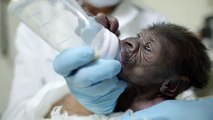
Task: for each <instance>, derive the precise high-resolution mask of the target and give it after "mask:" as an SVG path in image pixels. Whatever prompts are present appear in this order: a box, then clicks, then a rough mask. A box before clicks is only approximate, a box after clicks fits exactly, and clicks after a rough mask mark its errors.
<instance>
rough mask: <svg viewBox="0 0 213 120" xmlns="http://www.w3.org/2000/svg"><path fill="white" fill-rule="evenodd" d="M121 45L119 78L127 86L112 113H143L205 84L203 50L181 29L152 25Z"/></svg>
mask: <svg viewBox="0 0 213 120" xmlns="http://www.w3.org/2000/svg"><path fill="white" fill-rule="evenodd" d="M120 44H121V59H120V62H121V64H122V70H121V72H120V73H119V75H118V77H119V78H120V79H122V80H126V81H128V83H129V85H128V88H127V89H126V90H125V92H124V93H123V94H122V95H121V96H120V97H119V100H118V104H117V107H116V109H115V111H125V110H127V109H128V108H130V109H132V110H133V111H138V110H142V109H144V108H147V107H150V106H152V105H155V104H157V103H159V102H161V101H164V100H168V99H175V97H176V96H177V95H178V94H179V93H181V92H183V91H184V90H186V89H188V88H190V87H192V86H193V87H196V88H203V87H205V86H206V85H207V83H208V77H209V76H208V73H209V72H210V67H211V65H210V59H209V57H208V55H207V53H206V48H205V47H204V45H203V44H202V43H201V41H200V40H199V39H198V38H197V37H196V36H195V35H193V34H192V33H191V32H189V31H188V30H187V29H186V28H184V27H181V26H177V25H174V24H166V23H159V24H155V25H153V26H151V27H148V28H147V29H144V30H142V31H141V32H140V33H138V34H137V36H136V37H130V38H126V39H124V40H122V41H121V42H120Z"/></svg>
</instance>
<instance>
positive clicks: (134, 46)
mask: <svg viewBox="0 0 213 120" xmlns="http://www.w3.org/2000/svg"><path fill="white" fill-rule="evenodd" d="M122 44H123V46H124V47H125V49H126V50H128V51H130V52H135V51H137V50H138V48H139V42H138V41H137V40H132V39H128V40H122Z"/></svg>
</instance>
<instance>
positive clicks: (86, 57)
mask: <svg viewBox="0 0 213 120" xmlns="http://www.w3.org/2000/svg"><path fill="white" fill-rule="evenodd" d="M93 60H94V51H93V50H92V48H90V47H86V46H85V47H80V48H72V49H67V50H65V51H63V52H61V53H60V54H59V55H58V56H56V58H55V60H54V62H53V67H54V69H55V71H56V72H57V73H58V74H61V75H62V76H64V77H67V76H69V75H70V74H71V73H72V72H73V71H75V70H76V69H78V68H79V67H82V66H84V65H86V64H88V63H90V62H91V61H93Z"/></svg>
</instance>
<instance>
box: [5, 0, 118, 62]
mask: <svg viewBox="0 0 213 120" xmlns="http://www.w3.org/2000/svg"><path fill="white" fill-rule="evenodd" d="M9 10H10V11H12V13H14V14H15V15H16V16H17V17H18V18H19V19H20V20H21V21H22V22H23V23H25V24H26V25H27V26H29V27H30V28H31V29H32V30H33V31H34V32H35V33H37V34H38V35H39V36H40V37H42V38H43V39H44V40H45V41H46V42H47V43H48V44H50V45H51V46H52V47H53V48H55V49H57V50H58V51H62V50H64V49H66V48H74V47H79V46H82V45H89V46H91V47H92V48H93V49H94V50H95V52H96V55H97V56H101V57H102V58H110V59H113V58H115V57H116V56H117V54H118V51H119V41H118V38H117V37H116V35H115V34H113V33H111V32H110V31H109V30H107V29H105V28H104V27H103V26H102V25H100V24H98V23H97V22H96V21H95V20H94V19H92V18H91V17H89V16H88V15H87V14H86V13H85V12H84V11H83V9H82V8H81V7H80V5H79V4H78V3H77V2H76V0H12V2H11V3H10V5H9Z"/></svg>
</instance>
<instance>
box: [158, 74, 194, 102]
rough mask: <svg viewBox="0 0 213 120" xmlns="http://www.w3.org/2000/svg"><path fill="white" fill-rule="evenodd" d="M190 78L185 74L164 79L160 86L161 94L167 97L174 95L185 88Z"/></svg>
mask: <svg viewBox="0 0 213 120" xmlns="http://www.w3.org/2000/svg"><path fill="white" fill-rule="evenodd" d="M189 83H190V80H189V79H188V77H185V76H175V77H170V78H168V79H166V80H165V81H164V82H163V83H162V86H161V88H160V92H161V94H163V95H165V96H168V97H172V98H174V97H176V96H177V95H178V94H179V93H181V92H183V91H184V90H186V89H187V88H188V86H189Z"/></svg>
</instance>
